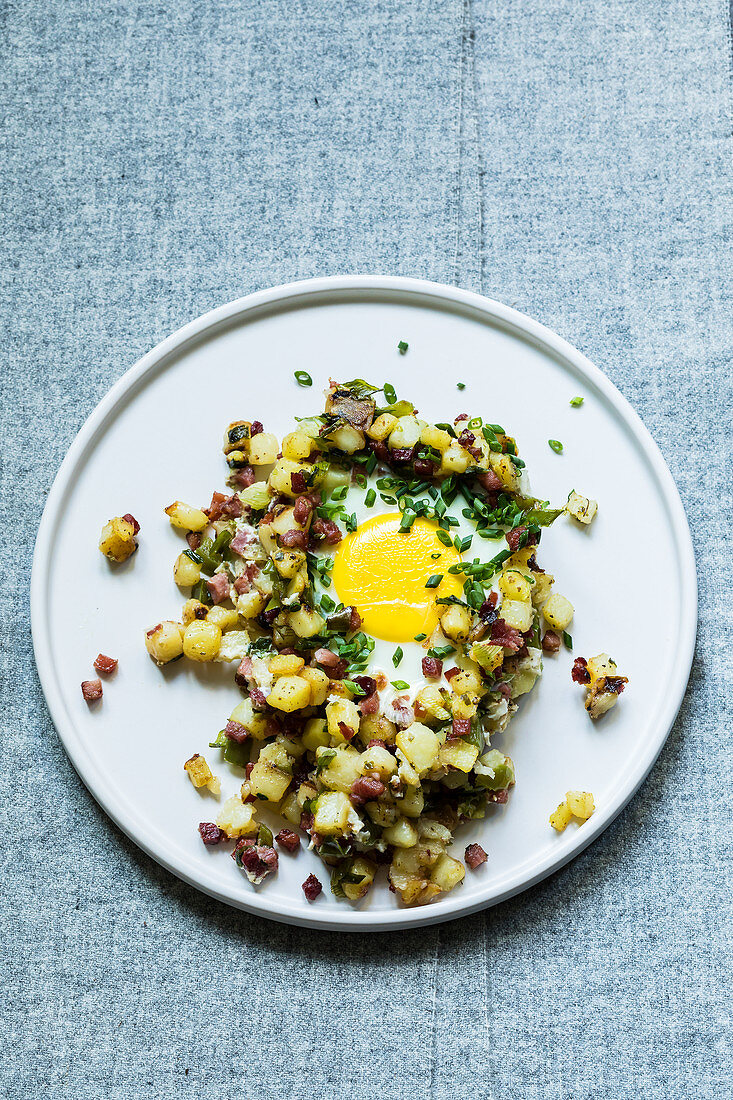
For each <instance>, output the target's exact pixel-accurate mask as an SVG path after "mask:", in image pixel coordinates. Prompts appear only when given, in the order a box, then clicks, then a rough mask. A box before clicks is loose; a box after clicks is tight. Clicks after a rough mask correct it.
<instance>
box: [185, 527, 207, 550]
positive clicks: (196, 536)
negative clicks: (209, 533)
mask: <svg viewBox="0 0 733 1100" xmlns="http://www.w3.org/2000/svg"><path fill="white" fill-rule="evenodd" d="M202 539H203V535H202V534H201V532H200V531H189V532H188V534H187V535H186V542H187V543H188V545H189V546H190V547H191V549H192V550H198V548H199V546H200V545H201V542H202Z"/></svg>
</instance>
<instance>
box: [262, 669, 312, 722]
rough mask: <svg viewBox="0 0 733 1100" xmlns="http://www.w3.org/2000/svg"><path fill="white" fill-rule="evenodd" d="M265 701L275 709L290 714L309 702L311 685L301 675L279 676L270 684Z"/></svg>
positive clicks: (306, 705)
mask: <svg viewBox="0 0 733 1100" xmlns="http://www.w3.org/2000/svg"><path fill="white" fill-rule="evenodd" d="M267 702H268V703H269V704H270V706H271V707H275V709H276V710H282V711H284V712H285V713H286V714H291V713H292V712H293V711H294V710H302V709H303V707H309V706H310V703H311V687H310V684H309V683H308V681H307V680H304V679H303V677H302V676H280V678H279V679H277V680H276V681H275V683H274V684H273V685H272V690H271V692H270V694H269V695H268V696H267Z"/></svg>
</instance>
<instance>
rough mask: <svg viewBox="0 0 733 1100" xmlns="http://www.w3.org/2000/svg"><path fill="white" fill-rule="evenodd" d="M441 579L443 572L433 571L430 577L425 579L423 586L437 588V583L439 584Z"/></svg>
mask: <svg viewBox="0 0 733 1100" xmlns="http://www.w3.org/2000/svg"><path fill="white" fill-rule="evenodd" d="M442 579H443V574H442V573H433V575H432V576H431V577H428V579H427V580H426V581H425V587H426V588H437V587H438V585H439V584H440V582H441V581H442Z"/></svg>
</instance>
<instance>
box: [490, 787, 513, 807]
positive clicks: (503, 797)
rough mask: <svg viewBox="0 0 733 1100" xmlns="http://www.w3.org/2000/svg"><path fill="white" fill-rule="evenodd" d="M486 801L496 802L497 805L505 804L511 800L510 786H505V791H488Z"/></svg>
mask: <svg viewBox="0 0 733 1100" xmlns="http://www.w3.org/2000/svg"><path fill="white" fill-rule="evenodd" d="M486 801H487V802H495V803H496V804H497V806H503V805H504V803H505V802H508V801H509V788H508V787H505V788H504V790H503V791H488V792H487V795H486Z"/></svg>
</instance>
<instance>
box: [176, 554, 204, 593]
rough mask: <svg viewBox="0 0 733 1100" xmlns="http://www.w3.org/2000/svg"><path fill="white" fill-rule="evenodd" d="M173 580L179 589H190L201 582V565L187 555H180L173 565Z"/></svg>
mask: <svg viewBox="0 0 733 1100" xmlns="http://www.w3.org/2000/svg"><path fill="white" fill-rule="evenodd" d="M173 580H174V581H175V582H176V584H177V585H178V587H179V588H190V587H191V585H193V584H197V583H198V581H200V580H201V564H200V562H197V561H193V560H192V559H191V558H190V557H189V556H188V554H186V553H180V554H179V555H178V557H177V558H176V560H175V563H174V565H173Z"/></svg>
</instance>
